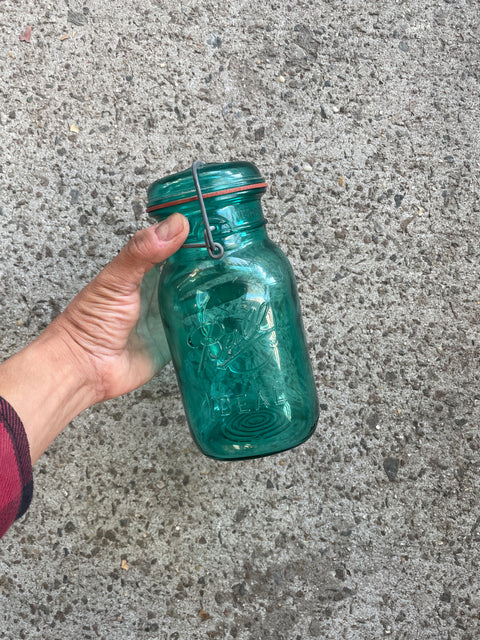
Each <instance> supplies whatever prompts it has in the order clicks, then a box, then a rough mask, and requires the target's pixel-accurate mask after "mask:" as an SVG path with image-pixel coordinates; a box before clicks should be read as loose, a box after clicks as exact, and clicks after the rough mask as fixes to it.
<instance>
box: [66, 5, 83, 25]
mask: <svg viewBox="0 0 480 640" xmlns="http://www.w3.org/2000/svg"><path fill="white" fill-rule="evenodd" d="M67 20H68V21H69V22H71V23H72V24H74V25H76V26H77V27H83V25H84V24H85V22H86V21H87V20H86V18H85V15H84V14H83V13H80V12H79V11H72V10H71V9H69V10H68V14H67Z"/></svg>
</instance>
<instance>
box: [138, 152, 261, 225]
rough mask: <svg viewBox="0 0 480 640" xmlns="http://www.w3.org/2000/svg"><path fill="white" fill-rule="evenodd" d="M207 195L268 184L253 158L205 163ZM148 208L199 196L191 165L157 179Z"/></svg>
mask: <svg viewBox="0 0 480 640" xmlns="http://www.w3.org/2000/svg"><path fill="white" fill-rule="evenodd" d="M197 173H198V179H199V181H200V184H201V188H202V196H203V198H204V199H206V198H213V197H215V196H223V195H227V194H230V193H238V192H241V191H249V190H252V189H263V190H265V189H266V188H267V183H266V182H265V181H264V180H263V178H262V176H261V175H260V172H259V170H258V169H257V167H256V166H255V165H254V164H253V163H251V162H243V161H238V162H218V163H209V164H203V165H201V166H199V167H198V170H197ZM147 194H148V204H147V212H148V213H153V214H154V212H155V211H158V210H161V209H166V208H167V207H172V206H177V205H180V204H185V203H187V202H193V201H195V200H198V196H197V192H196V189H195V184H194V181H193V175H192V170H191V169H186V170H185V171H181V172H180V173H174V174H172V175H169V176H166V177H165V178H160V180H156V181H155V182H154V183H153V184H151V185H150V187H149V188H148V192H147Z"/></svg>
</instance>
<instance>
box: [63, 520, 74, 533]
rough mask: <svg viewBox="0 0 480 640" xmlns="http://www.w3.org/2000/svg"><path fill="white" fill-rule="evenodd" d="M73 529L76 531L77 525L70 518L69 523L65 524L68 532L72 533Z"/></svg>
mask: <svg viewBox="0 0 480 640" xmlns="http://www.w3.org/2000/svg"><path fill="white" fill-rule="evenodd" d="M72 531H75V525H74V524H73V522H72V521H71V520H69V521H68V522H67V524H66V525H65V532H66V533H72Z"/></svg>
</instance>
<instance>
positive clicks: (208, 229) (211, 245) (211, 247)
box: [183, 160, 224, 260]
mask: <svg viewBox="0 0 480 640" xmlns="http://www.w3.org/2000/svg"><path fill="white" fill-rule="evenodd" d="M204 164H205V163H204V162H202V161H201V160H195V162H194V163H193V164H192V175H193V184H194V185H195V191H196V192H197V196H198V204H199V205H200V211H201V212H202V218H203V224H204V225H205V231H204V232H203V237H204V239H205V242H190V243H187V244H184V245H183V248H184V249H201V248H205V249H206V250H207V251H208V255H209V256H210V257H211V258H212V259H213V260H220V258H222V257H223V254H224V249H223V246H222V245H221V244H220V243H219V242H214V240H213V236H212V230H213V229H215V226H214V225H210V222H209V220H208V215H207V210H206V209H205V203H204V201H203V195H202V190H201V188H200V181H199V179H198V172H197V169H198V168H199V167H202V166H203V165H204Z"/></svg>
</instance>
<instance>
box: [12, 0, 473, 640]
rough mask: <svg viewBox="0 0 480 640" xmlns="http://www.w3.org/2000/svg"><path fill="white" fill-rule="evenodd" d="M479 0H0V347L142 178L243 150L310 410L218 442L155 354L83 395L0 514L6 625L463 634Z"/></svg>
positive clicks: (69, 290)
mask: <svg viewBox="0 0 480 640" xmlns="http://www.w3.org/2000/svg"><path fill="white" fill-rule="evenodd" d="M479 14H480V11H479V7H478V3H477V1H476V0H435V1H433V0H425V1H420V0H410V2H407V1H402V0H388V1H387V0H379V1H373V0H363V1H360V0H352V1H345V0H314V1H312V2H306V1H301V0H291V1H289V0H286V1H285V2H278V1H277V0H265V2H253V1H252V0H230V1H228V0H223V1H220V0H206V1H205V2H193V0H183V1H182V0H177V1H176V2H174V1H173V0H130V1H126V0H123V1H120V0H108V1H100V0H59V2H57V3H53V2H50V1H49V0H35V1H34V0H23V1H22V2H17V1H15V0H3V2H2V3H1V6H0V73H1V76H0V77H1V80H0V223H1V235H0V250H1V262H0V274H1V280H0V282H1V284H0V316H1V317H0V326H1V348H0V351H1V354H0V355H1V356H2V357H7V356H8V355H11V354H12V353H13V352H14V351H15V350H17V349H19V348H20V347H21V346H22V345H24V344H25V343H27V342H28V341H29V340H31V339H32V338H33V337H34V336H35V335H37V334H38V332H39V331H40V330H41V329H42V328H43V327H44V326H45V325H46V324H47V323H48V322H49V320H50V319H51V318H53V317H54V316H55V315H56V314H57V313H58V312H59V311H60V310H61V309H62V308H63V307H64V306H65V305H66V304H67V302H68V301H69V300H70V299H71V297H72V296H73V295H74V294H75V293H76V292H77V291H78V290H79V289H80V288H81V287H82V286H83V285H84V284H86V283H87V282H88V281H89V280H90V279H91V278H92V276H93V275H94V274H95V273H96V272H97V271H98V270H99V269H100V268H101V267H102V266H103V265H104V264H105V263H106V262H107V261H108V260H109V259H110V258H111V257H112V256H113V255H115V253H116V252H117V251H118V249H119V248H120V247H121V246H122V245H123V244H124V243H125V242H126V240H127V239H128V238H129V236H130V235H131V234H132V233H133V232H134V230H135V229H138V228H140V227H142V226H144V225H146V224H148V218H147V216H146V214H145V213H144V207H145V195H146V187H147V185H148V184H149V183H150V182H151V181H153V180H154V179H156V178H158V177H161V176H164V175H165V174H167V173H169V172H172V171H174V170H177V169H181V168H185V167H187V166H189V165H190V163H191V162H192V160H193V159H195V158H201V159H203V160H205V161H213V160H220V161H222V160H231V159H236V158H240V159H248V160H252V161H254V162H255V163H256V164H257V165H258V166H259V167H260V169H261V171H262V173H263V175H264V176H265V178H266V179H267V180H268V182H269V185H270V187H269V191H268V194H267V196H266V197H265V208H266V213H267V216H268V220H269V223H270V224H269V231H270V234H271V237H272V238H273V239H274V240H275V241H277V242H278V243H279V244H280V245H281V246H282V248H283V249H284V250H285V251H286V253H287V254H288V256H289V257H290V259H291V261H292V264H293V266H294V270H295V272H296V275H297V279H298V284H299V290H300V296H301V300H302V305H303V313H304V319H305V326H306V329H307V333H308V340H309V344H310V350H311V357H312V361H313V365H314V370H315V375H316V380H317V383H318V393H319V397H320V402H321V418H320V423H319V427H318V429H317V432H316V434H315V435H314V437H313V438H312V439H311V440H310V441H308V442H307V443H306V444H305V445H303V446H301V447H299V448H298V449H297V450H294V451H291V452H288V453H284V454H281V455H278V456H274V457H272V458H268V459H261V460H253V461H248V462H241V463H218V462H214V461H212V460H209V459H207V458H205V457H203V456H202V455H201V454H200V453H199V452H198V451H197V450H196V448H195V446H194V445H193V443H192V441H191V439H190V436H189V433H188V429H187V426H186V422H185V419H184V417H183V410H182V406H181V402H180V398H179V394H178V389H177V385H176V381H175V377H174V373H173V369H172V368H171V366H170V365H169V366H168V367H167V368H166V369H164V370H163V372H162V373H161V374H160V375H159V376H158V377H157V378H156V379H154V380H153V381H152V382H150V383H149V384H148V385H146V386H145V387H144V388H143V389H141V390H139V391H136V392H134V393H132V394H130V395H129V396H127V397H124V398H122V399H119V400H115V401H111V402H108V403H107V404H105V405H103V406H97V407H95V408H93V409H91V410H90V411H87V412H86V413H84V414H83V415H81V416H80V417H78V418H77V419H76V420H75V421H74V423H73V424H72V425H71V426H70V427H69V428H68V429H67V430H66V431H65V432H64V433H63V434H62V436H61V437H60V438H58V440H57V441H56V442H55V444H54V446H53V447H52V448H51V450H49V451H48V453H47V454H46V455H44V456H43V457H42V459H41V460H40V462H39V463H38V464H37V465H36V467H35V495H34V500H33V503H32V506H31V508H30V510H29V512H28V514H27V516H26V517H25V518H24V519H23V520H22V521H21V522H19V523H17V524H16V525H15V527H14V528H13V529H12V530H11V531H10V532H9V533H8V534H7V535H6V537H5V538H4V539H3V540H2V541H1V543H0V638H5V639H9V640H18V639H23V638H25V639H32V640H33V639H38V638H42V639H43V638H45V639H48V640H57V639H58V640H65V639H70V638H78V639H82V640H83V639H85V640H87V639H93V640H96V639H97V638H104V639H105V640H134V639H135V640H137V639H141V640H143V639H146V640H147V639H152V640H154V639H158V640H167V639H168V640H174V639H178V640H190V639H193V640H196V639H197V638H198V639H203V638H219V639H222V638H226V639H228V638H237V639H239V640H243V639H245V640H247V639H248V640H257V639H262V640H263V639H272V640H273V639H275V640H307V639H311V638H321V639H323V640H338V639H339V638H342V639H343V638H344V639H347V640H357V639H359V640H363V639H368V640H370V639H377V638H384V637H389V638H392V639H395V640H473V639H477V638H479V637H480V618H479V612H480V592H479V568H480V567H479V562H480V556H479V543H480V510H479V502H480V496H479V489H478V474H479V462H480V456H479V436H478V428H479V403H480V389H479V365H478V363H479V355H480V354H479V335H478V332H479V329H480V289H479V279H478V278H479V267H478V264H479V237H480V232H479V221H480V214H479V211H480V203H479V200H478V195H477V192H478V179H479V125H480V118H479V104H480V103H479V98H480V96H479V93H480V92H479V74H480V71H479V68H480V67H479V63H480V55H479V44H480V37H479V36H480V34H479V18H480V15H479ZM27 25H31V26H32V35H31V42H30V43H28V42H26V41H20V36H21V35H22V34H24V32H25V29H26V27H27ZM27 39H28V38H27Z"/></svg>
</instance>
